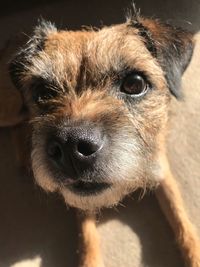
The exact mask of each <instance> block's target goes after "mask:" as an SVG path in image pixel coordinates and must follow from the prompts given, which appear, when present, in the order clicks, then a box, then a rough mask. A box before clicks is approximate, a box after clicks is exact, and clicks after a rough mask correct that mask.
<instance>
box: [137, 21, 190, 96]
mask: <svg viewBox="0 0 200 267" xmlns="http://www.w3.org/2000/svg"><path fill="white" fill-rule="evenodd" d="M133 26H134V27H136V28H138V30H139V34H140V35H141V36H142V37H143V38H144V40H145V43H146V46H147V48H148V49H149V51H150V52H151V53H152V55H153V56H155V57H156V58H157V59H158V62H159V64H160V65H161V67H162V69H163V71H164V74H165V77H166V80H167V83H168V87H169V89H170V91H171V93H172V94H173V95H174V96H176V97H177V98H180V97H181V95H182V92H181V90H180V87H181V76H182V74H183V73H184V71H185V70H186V68H187V66H188V64H189V63H190V60H191V57H192V53H193V48H194V41H193V34H192V33H190V32H188V31H186V30H183V29H181V28H179V27H174V26H172V25H169V24H167V23H162V22H160V21H159V20H154V19H146V18H138V19H137V20H135V21H134V20H133Z"/></svg>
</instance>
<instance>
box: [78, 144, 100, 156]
mask: <svg viewBox="0 0 200 267" xmlns="http://www.w3.org/2000/svg"><path fill="white" fill-rule="evenodd" d="M99 149H100V146H99V145H98V144H95V143H93V142H89V141H81V142H79V143H78V145H77V151H78V152H79V153H80V154H82V155H83V156H85V157H88V156H90V155H92V154H94V153H95V152H97V151H98V150H99Z"/></svg>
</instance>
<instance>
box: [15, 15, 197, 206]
mask: <svg viewBox="0 0 200 267" xmlns="http://www.w3.org/2000/svg"><path fill="white" fill-rule="evenodd" d="M177 40H178V41H177ZM172 44H173V45H172ZM182 54H184V57H183V56H182ZM191 54H192V41H191V35H190V34H189V33H186V32H184V31H181V30H180V29H175V28H173V27H171V26H169V25H165V24H162V23H160V22H159V21H154V20H148V19H144V18H129V19H128V21H127V22H126V23H124V24H121V25H115V26H110V27H104V28H103V29H99V30H93V29H90V30H87V31H86V30H83V31H80V32H72V31H58V30H57V29H56V27H55V26H53V25H52V24H50V23H45V22H42V23H41V24H40V26H38V27H37V28H36V29H35V33H34V35H33V37H32V38H31V40H29V42H28V43H27V44H26V46H25V47H24V48H23V49H22V50H21V51H20V52H19V53H18V54H17V55H16V57H15V59H14V60H13V61H12V63H11V64H10V73H11V77H12V79H13V82H14V83H15V85H16V86H17V87H18V88H19V89H20V90H21V92H22V94H23V97H24V101H25V103H26V106H27V108H28V110H29V114H30V121H31V124H32V153H31V155H32V156H31V158H32V170H33V174H34V177H35V179H36V181H37V183H38V184H39V185H40V186H41V187H43V188H44V189H45V190H47V191H51V192H53V191H57V192H59V193H61V194H62V195H63V197H64V199H65V202H66V203H67V204H69V205H70V206H74V207H77V208H80V209H84V210H86V209H89V210H93V209H99V208H101V207H104V206H112V205H114V204H116V203H118V202H119V201H120V200H121V199H122V198H123V197H124V196H125V195H127V194H128V193H130V192H132V191H134V190H135V189H137V188H139V187H141V188H143V189H144V190H145V188H146V187H147V186H148V187H150V186H155V185H156V184H157V183H158V181H160V180H161V179H162V178H163V170H162V166H161V164H160V158H159V156H160V154H161V153H162V152H163V151H164V150H165V135H166V126H167V120H168V106H169V101H170V95H171V94H170V93H172V94H173V95H175V96H176V97H178V96H179V95H180V88H179V84H180V78H181V74H182V73H183V71H184V70H185V68H186V66H187V64H188V63H189V60H190V58H191ZM134 72H137V73H139V74H141V75H142V76H143V77H144V79H145V81H146V83H148V86H149V90H148V92H147V93H146V94H145V95H143V96H142V97H138V98H134V97H132V96H130V95H127V94H125V93H124V92H122V91H121V89H120V88H121V86H122V84H123V81H124V79H125V78H126V77H127V76H128V75H130V74H131V73H134ZM85 123H86V124H87V123H88V124H91V125H92V127H93V126H94V125H95V127H97V126H98V127H100V128H101V131H103V132H105V135H106V136H107V139H108V143H109V145H108V146H107V149H105V151H104V154H105V155H103V156H102V157H101V159H100V160H99V162H98V163H97V164H96V165H95V167H94V172H88V173H86V174H85V175H84V176H83V177H82V178H81V179H83V180H86V181H90V180H93V181H94V180H95V179H96V180H98V182H99V181H100V182H108V183H109V184H110V187H109V188H106V189H105V190H103V191H101V192H98V193H97V194H96V193H95V194H92V195H84V196H83V195H79V194H76V193H74V192H72V191H71V190H70V189H69V188H68V185H66V184H65V182H63V181H64V179H60V177H61V178H62V175H63V174H61V173H59V172H58V171H56V170H55V169H54V168H53V167H52V166H51V164H50V162H49V159H48V158H47V153H46V141H47V139H48V136H49V135H51V132H52V131H56V132H58V133H59V134H60V133H63V134H61V135H60V136H61V137H59V138H63V135H64V132H65V131H66V128H69V127H71V128H73V127H77V125H78V126H82V125H85ZM58 176H60V177H59V179H57V178H58Z"/></svg>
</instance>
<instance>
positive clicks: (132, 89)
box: [121, 73, 149, 97]
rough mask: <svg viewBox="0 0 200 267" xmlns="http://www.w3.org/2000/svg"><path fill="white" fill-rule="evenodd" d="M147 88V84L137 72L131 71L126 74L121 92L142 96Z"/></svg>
mask: <svg viewBox="0 0 200 267" xmlns="http://www.w3.org/2000/svg"><path fill="white" fill-rule="evenodd" d="M148 88H149V84H148V83H147V81H146V80H145V78H143V76H142V75H141V74H139V73H131V74H129V75H127V76H126V77H125V78H124V80H123V82H122V85H121V92H123V93H125V94H128V95H131V96H135V97H138V96H142V95H144V94H145V93H146V92H147V90H148Z"/></svg>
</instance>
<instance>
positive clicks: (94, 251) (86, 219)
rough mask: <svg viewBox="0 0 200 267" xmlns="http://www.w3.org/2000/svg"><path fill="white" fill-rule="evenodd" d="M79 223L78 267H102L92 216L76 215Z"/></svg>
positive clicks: (98, 242)
mask: <svg viewBox="0 0 200 267" xmlns="http://www.w3.org/2000/svg"><path fill="white" fill-rule="evenodd" d="M78 217H79V222H80V228H81V231H80V237H81V240H80V242H81V250H82V251H81V257H80V267H88V266H90V267H104V264H103V261H102V256H101V251H100V240H99V234H98V232H97V229H96V223H95V221H96V219H95V215H94V214H78Z"/></svg>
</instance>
